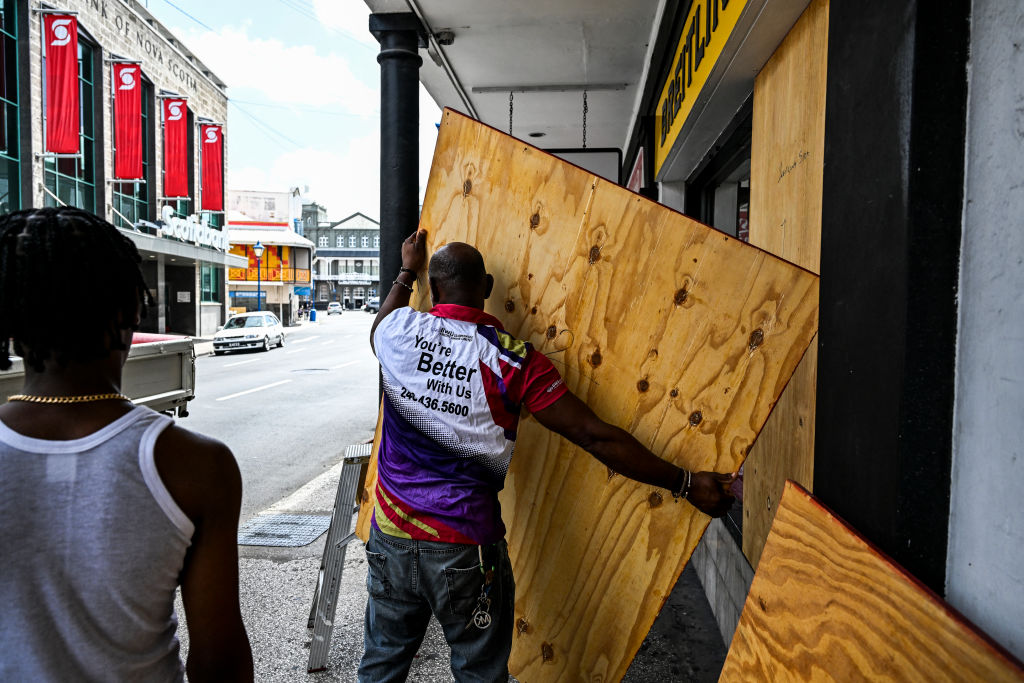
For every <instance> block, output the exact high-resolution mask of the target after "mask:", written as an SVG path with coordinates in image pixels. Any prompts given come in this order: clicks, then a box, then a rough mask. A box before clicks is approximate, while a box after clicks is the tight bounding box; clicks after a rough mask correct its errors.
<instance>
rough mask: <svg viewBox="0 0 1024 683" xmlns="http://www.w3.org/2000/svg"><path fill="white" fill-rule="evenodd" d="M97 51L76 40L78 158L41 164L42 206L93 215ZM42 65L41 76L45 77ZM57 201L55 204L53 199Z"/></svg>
mask: <svg viewBox="0 0 1024 683" xmlns="http://www.w3.org/2000/svg"><path fill="white" fill-rule="evenodd" d="M98 57H99V50H97V49H96V48H95V47H93V45H92V44H91V43H89V42H87V41H86V40H85V39H84V36H82V35H81V33H79V36H78V89H79V98H80V105H79V106H80V107H81V109H80V112H79V117H80V125H81V131H82V132H81V151H82V155H81V157H80V158H77V159H75V158H61V159H54V158H48V159H45V160H44V162H43V178H44V181H45V184H46V189H47V190H48V191H49V192H47V193H45V205H46V206H57V205H58V204H61V203H62V204H66V205H68V206H77V207H78V208H80V209H84V210H86V211H91V212H92V213H96V177H97V175H98V174H97V172H96V142H95V141H96V117H95V113H96V100H95V97H96V92H95V80H96V76H97V75H98V74H99V73H100V70H99V69H98V68H97V65H96V62H97V61H98ZM45 72H46V69H45V64H44V68H43V73H44V74H45ZM54 196H56V197H58V198H59V199H60V201H59V202H58V201H57V200H56V199H54Z"/></svg>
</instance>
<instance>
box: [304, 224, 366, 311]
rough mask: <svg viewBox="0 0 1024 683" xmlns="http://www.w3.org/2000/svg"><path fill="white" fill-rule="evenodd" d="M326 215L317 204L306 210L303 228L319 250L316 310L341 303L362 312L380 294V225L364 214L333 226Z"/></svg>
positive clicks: (315, 275) (315, 262) (315, 267)
mask: <svg viewBox="0 0 1024 683" xmlns="http://www.w3.org/2000/svg"><path fill="white" fill-rule="evenodd" d="M326 213H327V212H326V209H324V208H323V207H321V206H319V205H317V204H306V205H304V206H303V218H302V222H303V228H304V230H305V234H306V237H307V238H308V239H309V240H310V241H311V242H312V243H313V244H314V245H315V247H316V257H315V258H314V260H313V293H314V299H315V304H316V307H317V308H320V309H324V308H327V304H328V303H330V302H332V301H337V302H340V303H341V304H342V305H343V306H344V307H345V308H350V309H352V308H360V307H361V306H362V305H363V304H364V303H366V300H367V299H369V298H370V297H374V296H378V295H379V292H380V224H379V223H378V222H377V221H375V220H373V219H372V218H369V217H367V216H365V215H363V214H361V213H354V214H352V215H351V216H349V217H348V218H345V219H343V220H340V221H337V222H329V221H326V220H325V218H326Z"/></svg>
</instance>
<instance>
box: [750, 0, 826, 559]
mask: <svg viewBox="0 0 1024 683" xmlns="http://www.w3.org/2000/svg"><path fill="white" fill-rule="evenodd" d="M827 57H828V0H814V1H813V2H812V3H811V4H810V5H809V6H808V7H807V9H806V10H804V13H803V14H802V15H801V17H800V19H799V20H798V21H797V23H796V24H795V25H794V26H793V28H792V29H791V30H790V32H789V34H788V35H787V36H786V39H785V40H783V41H782V44H781V45H780V46H779V48H778V49H777V50H776V51H775V54H774V55H772V58H771V59H770V60H768V63H767V64H765V66H764V68H763V69H762V70H761V73H760V74H758V76H757V79H756V80H755V82H754V116H753V124H752V140H751V151H750V242H751V244H756V245H757V246H759V247H761V248H762V249H765V250H767V251H770V252H771V253H773V254H775V255H777V256H780V257H782V258H784V259H786V260H788V261H792V262H793V263H796V264H798V265H800V266H803V267H804V268H806V269H808V270H810V271H813V272H815V273H816V272H818V271H819V266H820V262H821V197H822V182H823V178H824V167H823V159H824V152H825V83H826V75H827V74H826V69H827ZM817 369H818V353H817V348H816V345H815V343H812V344H811V348H810V349H808V351H807V354H806V355H805V356H804V358H803V360H802V361H801V362H800V365H799V367H798V368H797V370H796V372H795V373H794V374H793V379H792V380H790V382H789V385H788V386H787V387H786V390H785V391H784V392H783V394H782V396H781V397H780V398H779V402H778V405H776V406H775V410H774V411H772V414H771V416H770V417H769V418H768V422H767V423H766V424H765V426H764V429H763V430H762V431H761V435H760V436H759V437H758V439H757V442H756V443H755V444H754V448H753V449H752V450H751V452H750V457H749V458H748V459H747V464H746V466H745V467H744V470H743V493H744V497H743V554H744V555H745V556H746V558H747V560H748V561H749V562H750V565H751V566H752V567H755V568H756V567H757V563H758V559H759V558H760V555H761V548H763V547H764V542H765V539H766V538H767V537H768V530H769V528H770V527H771V524H772V517H773V516H774V514H775V507H776V505H777V504H778V501H779V498H780V497H781V496H782V488H783V485H784V484H785V482H786V480H787V479H793V480H794V481H797V482H799V483H800V484H802V485H803V486H806V487H808V488H810V487H811V485H812V483H813V478H814V424H815V422H814V421H815V397H816V391H817Z"/></svg>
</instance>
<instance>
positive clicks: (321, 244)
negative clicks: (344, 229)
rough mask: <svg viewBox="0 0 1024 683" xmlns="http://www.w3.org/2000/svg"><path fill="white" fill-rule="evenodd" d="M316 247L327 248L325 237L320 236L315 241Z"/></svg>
mask: <svg viewBox="0 0 1024 683" xmlns="http://www.w3.org/2000/svg"><path fill="white" fill-rule="evenodd" d="M317 246H318V247H320V248H321V249H322V248H324V247H326V246H327V235H320V239H318V240H317Z"/></svg>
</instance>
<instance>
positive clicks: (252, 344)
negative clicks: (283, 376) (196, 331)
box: [213, 311, 284, 356]
mask: <svg viewBox="0 0 1024 683" xmlns="http://www.w3.org/2000/svg"><path fill="white" fill-rule="evenodd" d="M271 346H284V326H282V325H281V321H280V320H278V319H277V316H276V315H274V314H273V313H268V312H266V311H257V312H252V313H239V314H238V315H236V316H233V317H231V318H229V319H228V321H227V323H225V324H224V327H223V328H221V330H220V331H219V332H217V334H215V335H213V353H214V355H217V356H219V355H221V354H222V353H226V352H228V351H241V350H242V349H259V348H262V349H263V350H264V351H269V350H270V347H271Z"/></svg>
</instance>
